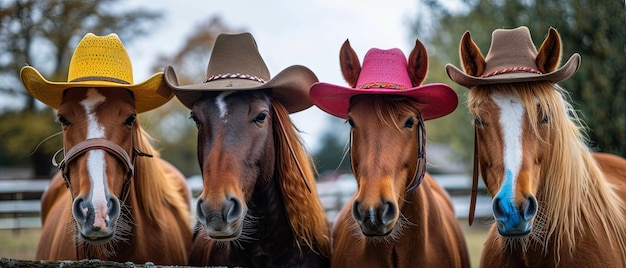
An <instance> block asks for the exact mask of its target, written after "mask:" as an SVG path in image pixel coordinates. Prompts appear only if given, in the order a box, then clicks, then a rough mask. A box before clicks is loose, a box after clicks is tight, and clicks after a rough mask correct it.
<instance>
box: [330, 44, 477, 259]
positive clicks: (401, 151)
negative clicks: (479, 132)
mask: <svg viewBox="0 0 626 268" xmlns="http://www.w3.org/2000/svg"><path fill="white" fill-rule="evenodd" d="M426 55H427V54H426V49H425V47H424V46H423V44H422V43H421V42H420V41H419V40H417V41H416V44H415V47H414V48H413V50H412V51H411V53H410V55H409V63H408V67H407V69H408V71H409V75H410V77H411V83H412V84H413V86H418V85H421V83H422V81H423V80H424V78H425V76H426V71H427V68H428V59H427V56H426ZM340 63H341V70H342V73H343V76H344V78H345V80H346V81H347V82H348V84H349V85H350V86H351V87H352V88H355V87H356V86H357V77H359V73H360V72H361V66H360V62H359V61H358V57H357V55H356V53H355V52H354V50H353V49H352V47H350V44H349V43H348V42H347V41H346V42H345V43H344V45H343V46H342V48H341V52H340ZM395 71H398V70H395ZM454 97H455V100H456V95H454ZM454 108H456V105H455V106H454ZM421 111H422V104H420V103H418V101H417V100H415V99H413V98H409V97H405V96H393V95H369V94H368V95H356V96H353V97H352V98H351V100H350V105H349V110H348V114H347V118H348V120H347V121H348V123H349V124H350V126H351V145H350V146H351V147H350V157H351V161H352V170H353V173H354V175H355V178H356V180H357V184H358V191H357V192H356V193H355V194H354V195H353V196H352V198H351V199H350V201H349V202H348V203H346V204H345V205H344V207H343V208H342V210H341V211H340V213H339V215H338V217H337V220H336V222H335V224H334V226H333V229H332V233H331V234H332V239H333V240H332V241H333V251H332V252H333V254H332V262H331V265H332V266H333V267H417V266H424V267H436V266H440V267H469V266H470V263H469V253H468V250H467V245H466V243H465V238H464V236H463V233H462V230H461V227H460V225H459V224H458V222H457V220H456V217H455V214H454V208H453V205H452V201H451V199H450V196H449V195H448V193H447V192H446V191H445V190H444V189H443V188H442V187H441V186H440V185H439V184H438V183H437V182H436V181H435V180H434V179H433V177H432V176H430V174H428V173H426V159H425V143H426V136H425V128H424V122H423V120H424V119H423V118H422V113H421Z"/></svg>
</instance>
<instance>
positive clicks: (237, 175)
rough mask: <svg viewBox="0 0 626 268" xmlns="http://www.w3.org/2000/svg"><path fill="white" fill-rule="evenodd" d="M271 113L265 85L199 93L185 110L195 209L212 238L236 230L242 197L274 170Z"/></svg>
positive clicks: (239, 227) (247, 197) (221, 237)
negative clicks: (196, 184)
mask: <svg viewBox="0 0 626 268" xmlns="http://www.w3.org/2000/svg"><path fill="white" fill-rule="evenodd" d="M272 116H273V115H272V103H271V97H270V95H269V90H255V91H244V92H228V91H224V92H219V93H205V96H204V97H203V98H202V99H200V100H199V101H198V102H197V103H196V104H195V105H194V106H193V108H192V110H191V118H192V119H193V120H194V121H195V123H196V126H197V127H198V159H199V161H200V167H201V169H202V177H203V181H204V188H203V191H202V194H201V195H200V197H199V198H198V204H197V211H196V213H197V216H198V219H199V221H200V222H201V223H202V224H203V225H204V226H205V228H206V231H207V233H208V235H209V236H210V237H211V238H213V239H217V240H234V239H237V238H238V237H239V235H241V233H242V229H243V226H244V219H245V217H246V215H247V210H248V208H247V202H248V201H249V200H250V198H251V196H252V193H253V192H254V191H255V188H262V187H263V186H264V185H267V183H268V182H269V180H270V179H271V177H272V176H273V174H274V158H275V156H274V139H273V135H272Z"/></svg>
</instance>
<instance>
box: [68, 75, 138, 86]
mask: <svg viewBox="0 0 626 268" xmlns="http://www.w3.org/2000/svg"><path fill="white" fill-rule="evenodd" d="M84 81H105V82H113V83H118V84H125V85H130V83H129V82H126V81H124V80H122V79H118V78H113V77H107V76H83V77H79V78H76V79H73V80H72V81H70V83H72V82H84Z"/></svg>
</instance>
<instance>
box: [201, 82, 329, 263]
mask: <svg viewBox="0 0 626 268" xmlns="http://www.w3.org/2000/svg"><path fill="white" fill-rule="evenodd" d="M271 92H272V91H271V89H266V90H244V91H226V92H205V93H204V95H203V97H202V98H201V99H200V100H198V101H197V102H196V103H195V104H194V105H193V107H192V109H191V118H192V119H193V120H194V121H195V122H196V125H197V126H198V159H199V162H200V166H201V169H202V177H203V180H204V187H203V190H202V193H201V195H200V197H199V199H198V204H197V209H196V213H197V217H198V221H199V222H200V223H201V226H203V227H204V228H202V227H198V229H197V230H196V232H197V233H196V234H195V238H194V243H193V246H192V253H191V255H190V264H191V265H229V266H244V267H320V266H322V267H323V266H328V264H329V260H328V258H329V256H330V238H329V226H328V222H327V220H326V216H325V214H324V209H323V207H322V205H321V202H320V200H319V198H318V197H317V192H316V189H315V179H314V176H313V169H312V166H311V163H310V159H309V156H308V155H307V153H306V151H305V149H304V147H303V145H302V143H301V141H300V139H299V137H298V135H297V132H296V130H295V127H294V126H293V125H292V124H291V121H290V120H289V113H288V112H287V110H286V109H285V107H284V106H283V105H282V104H281V103H280V102H278V101H275V100H273V99H272V97H271Z"/></svg>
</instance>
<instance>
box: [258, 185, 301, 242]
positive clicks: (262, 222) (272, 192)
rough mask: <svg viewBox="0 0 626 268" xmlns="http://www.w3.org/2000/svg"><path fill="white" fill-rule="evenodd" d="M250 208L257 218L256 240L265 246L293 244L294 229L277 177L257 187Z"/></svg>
mask: <svg viewBox="0 0 626 268" xmlns="http://www.w3.org/2000/svg"><path fill="white" fill-rule="evenodd" d="M248 209H249V212H248V213H250V215H252V216H253V217H254V218H255V227H254V229H255V231H254V235H253V236H255V241H254V242H256V243H258V244H259V246H261V247H264V248H265V247H278V248H280V247H283V246H287V247H291V246H292V245H293V243H294V242H293V240H294V238H293V237H294V236H293V231H292V230H291V226H290V225H289V220H288V215H287V213H286V210H285V206H284V200H283V197H282V195H281V192H280V186H279V185H278V182H277V181H276V178H272V179H270V181H269V183H268V184H267V185H266V186H265V187H263V188H259V189H255V192H254V194H253V195H252V198H251V204H250V206H249V207H248Z"/></svg>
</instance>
